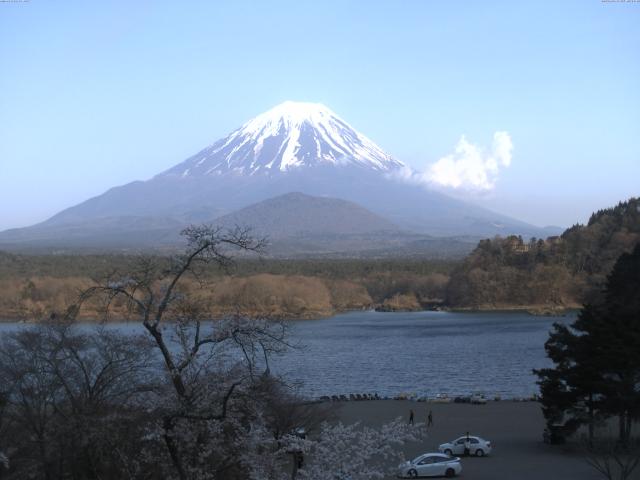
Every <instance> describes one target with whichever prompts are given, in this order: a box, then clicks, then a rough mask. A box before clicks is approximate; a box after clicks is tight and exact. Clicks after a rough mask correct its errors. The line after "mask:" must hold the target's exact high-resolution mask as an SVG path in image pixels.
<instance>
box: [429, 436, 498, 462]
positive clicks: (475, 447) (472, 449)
mask: <svg viewBox="0 0 640 480" xmlns="http://www.w3.org/2000/svg"><path fill="white" fill-rule="evenodd" d="M468 438H469V455H475V456H477V457H483V456H484V455H489V454H490V453H491V442H490V441H489V440H485V439H484V438H481V437H476V436H472V435H469V437H468ZM466 441H467V436H466V435H463V436H462V437H459V438H456V439H455V440H452V441H451V442H449V443H443V444H442V445H440V446H439V447H438V451H440V452H442V453H444V454H445V455H449V456H452V455H464V444H465V442H466Z"/></svg>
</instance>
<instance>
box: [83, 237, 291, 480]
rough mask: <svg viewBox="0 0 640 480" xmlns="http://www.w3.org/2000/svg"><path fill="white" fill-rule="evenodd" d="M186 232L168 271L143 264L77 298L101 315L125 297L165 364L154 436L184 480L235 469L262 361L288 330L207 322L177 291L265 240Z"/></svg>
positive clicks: (201, 306)
mask: <svg viewBox="0 0 640 480" xmlns="http://www.w3.org/2000/svg"><path fill="white" fill-rule="evenodd" d="M183 235H184V236H185V237H186V240H187V249H186V252H185V253H184V254H183V255H179V256H176V257H174V258H172V259H171V261H170V264H169V267H168V268H163V266H162V265H161V263H160V262H159V261H158V260H157V259H154V258H149V257H146V258H140V259H138V260H137V262H136V265H135V266H134V267H133V268H132V269H131V270H130V271H128V272H124V273H120V274H117V273H114V274H112V275H110V276H109V277H108V278H106V279H102V281H100V282H99V283H98V284H96V285H95V286H93V287H91V288H90V289H88V290H86V291H85V292H83V294H82V295H81V298H80V302H79V304H78V306H77V308H81V307H82V303H83V302H86V301H89V300H92V301H93V300H95V299H96V298H98V299H100V301H101V302H102V303H103V305H104V310H103V311H104V315H105V318H106V316H107V315H109V313H110V311H111V306H112V305H113V304H114V302H115V301H121V300H124V302H125V303H126V307H127V312H128V313H129V316H130V317H129V318H132V319H136V320H138V321H139V322H141V324H142V325H143V326H144V328H145V329H146V331H147V332H148V333H149V334H150V335H151V337H152V338H153V340H154V342H155V346H156V347H157V349H158V351H159V352H160V354H161V357H162V360H163V363H164V367H165V372H166V377H167V379H168V382H167V385H168V387H169V388H168V389H167V391H166V392H165V395H164V398H163V401H162V402H161V403H160V404H158V405H155V406H154V407H155V408H156V411H157V413H158V420H159V422H158V430H157V436H158V438H161V439H162V442H163V443H164V446H165V447H166V451H167V452H168V456H169V458H170V463H171V465H172V466H173V468H174V469H175V473H176V474H177V475H178V477H179V478H180V479H181V480H186V479H188V478H195V477H198V478H208V476H211V477H214V476H217V477H216V478H219V477H224V476H225V472H233V471H235V470H234V469H237V468H238V462H240V461H241V460H240V455H239V453H238V449H239V443H240V442H241V435H240V434H239V432H240V431H241V430H242V429H243V428H246V424H247V422H248V421H249V419H250V418H251V416H252V415H254V416H255V415H258V414H259V413H258V412H259V411H260V410H261V409H260V408H258V407H257V406H256V405H255V402H256V401H257V400H258V399H259V396H257V395H256V392H257V388H258V385H259V384H260V379H261V378H262V377H264V374H265V373H268V358H269V356H270V355H272V354H275V353H279V352H281V351H283V350H284V349H285V348H287V347H288V344H287V341H286V338H287V328H286V324H284V323H282V322H278V321H271V320H269V319H265V318H248V317H245V316H243V315H241V314H240V313H238V314H236V315H231V316H229V317H227V318H224V319H220V320H216V321H211V320H210V315H209V312H210V308H209V306H208V305H207V304H206V303H203V302H202V301H199V300H198V299H197V298H195V296H193V295H187V294H185V292H184V291H183V290H182V289H181V286H182V283H183V281H184V280H185V279H186V278H187V277H191V278H195V279H196V280H198V281H199V282H200V285H201V286H202V287H203V288H206V282H205V281H204V280H203V278H204V275H203V274H204V273H205V272H206V269H207V268H211V267H220V268H225V269H226V268H228V267H230V266H231V265H232V257H231V254H232V253H233V251H234V250H240V251H245V252H246V251H249V252H260V251H261V250H262V248H263V247H264V241H262V240H259V239H254V238H253V237H252V236H251V234H250V231H248V230H246V229H235V230H233V231H223V230H221V229H219V228H213V227H208V226H200V227H191V228H188V229H186V230H185V231H184V232H183ZM76 311H77V309H76ZM249 400H251V401H249ZM252 402H253V403H252ZM159 453H161V452H158V451H156V452H149V456H150V457H154V456H155V457H159V456H160V455H159ZM229 475H230V474H229Z"/></svg>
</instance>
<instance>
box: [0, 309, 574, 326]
mask: <svg viewBox="0 0 640 480" xmlns="http://www.w3.org/2000/svg"><path fill="white" fill-rule="evenodd" d="M379 307H380V306H370V307H366V306H363V308H351V309H341V310H334V311H332V312H322V313H321V312H309V313H308V314H294V313H290V314H273V315H269V314H267V313H265V312H258V311H256V312H251V311H250V312H247V313H246V315H247V316H253V317H270V318H274V319H278V320H285V321H295V320H301V321H307V320H309V321H313V320H326V319H328V318H333V317H335V316H338V315H344V314H348V313H358V312H377V313H420V312H450V313H469V314H474V313H527V314H529V315H532V316H534V317H566V316H568V315H571V314H573V313H575V312H577V311H578V310H580V308H581V306H580V305H577V304H576V305H568V306H562V307H558V306H553V305H545V304H538V305H500V306H495V305H480V306H474V307H456V306H439V307H430V308H420V309H395V310H388V309H380V308H379ZM233 313H235V312H228V313H221V314H217V315H213V316H212V317H211V320H220V319H222V318H225V316H226V315H231V314H233ZM12 315H15V313H14V312H11V313H7V312H2V311H0V323H24V324H34V325H35V324H38V323H46V322H47V321H48V320H49V319H48V318H46V317H45V318H44V319H42V320H36V319H35V318H29V319H26V318H24V317H12ZM76 321H79V322H82V323H103V322H105V321H104V320H101V319H97V318H95V317H92V316H89V315H86V316H85V315H80V316H79V317H77V319H76ZM136 321H137V320H131V319H127V318H125V317H115V316H114V317H113V318H109V320H107V321H106V323H134V322H136Z"/></svg>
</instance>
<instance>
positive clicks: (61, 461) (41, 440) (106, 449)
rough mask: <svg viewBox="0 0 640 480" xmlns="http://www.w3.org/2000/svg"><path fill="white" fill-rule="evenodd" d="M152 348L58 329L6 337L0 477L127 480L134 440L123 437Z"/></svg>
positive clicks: (108, 335)
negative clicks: (3, 470) (5, 460)
mask: <svg viewBox="0 0 640 480" xmlns="http://www.w3.org/2000/svg"><path fill="white" fill-rule="evenodd" d="M150 346H151V345H150V342H148V341H147V340H145V339H144V338H143V337H140V336H137V337H136V336H130V335H127V336H125V335H122V334H119V333H118V332H113V331H106V330H104V329H100V328H91V329H89V330H87V331H80V330H79V329H78V328H77V327H74V326H71V325H61V324H57V325H38V326H35V327H31V328H27V329H24V330H19V331H16V332H13V333H8V334H6V335H4V336H3V339H2V342H1V343H0V385H2V388H3V392H2V397H3V400H4V404H5V406H4V410H3V418H2V440H1V441H2V443H3V444H2V445H0V450H4V451H5V452H7V454H6V455H7V456H8V457H9V459H10V460H11V462H10V467H11V468H10V470H9V472H8V473H7V476H6V478H31V477H33V478H46V479H57V478H66V477H68V476H69V475H71V477H73V478H87V477H92V478H101V477H102V478H104V477H105V476H106V477H107V478H113V477H114V476H118V477H121V478H122V477H124V478H126V476H125V475H123V474H122V472H126V471H127V469H128V468H129V466H130V462H129V461H128V459H125V456H124V454H122V453H123V452H122V450H123V449H126V443H127V439H130V438H132V437H134V435H131V431H129V432H126V430H131V427H132V425H133V424H134V423H136V422H137V421H138V419H139V417H140V409H139V408H138V405H139V404H141V403H144V401H146V399H147V397H148V395H149V394H150V392H151V391H152V390H153V385H152V382H151V380H152V371H153V369H152V364H153V356H152V350H151V348H150ZM156 363H157V362H156ZM143 379H144V380H143ZM119 429H120V430H124V431H118V430H119ZM129 443H131V442H129ZM114 445H117V447H116V448H113V447H114ZM130 450H133V448H130ZM119 453H120V454H119ZM3 478H5V477H3Z"/></svg>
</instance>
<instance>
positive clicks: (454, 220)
mask: <svg viewBox="0 0 640 480" xmlns="http://www.w3.org/2000/svg"><path fill="white" fill-rule="evenodd" d="M406 168H407V167H406V166H405V165H404V164H403V163H402V162H401V161H400V160H397V159H395V158H393V157H392V156H391V155H389V154H388V153H386V152H385V151H384V150H382V149H381V148H380V147H379V146H377V145H376V144H375V143H374V142H373V141H372V140H370V139H368V138H367V137H366V136H364V135H363V134H362V133H360V132H358V131H357V130H355V129H354V128H353V127H351V126H350V125H349V124H348V123H347V122H346V121H344V120H342V119H341V118H340V117H338V115H336V114H335V113H334V112H332V111H331V110H330V109H328V108H327V107H325V106H323V105H320V104H314V103H300V102H285V103H282V104H280V105H278V106H276V107H274V108H272V109H271V110H269V111H267V112H265V113H262V114H260V115H258V116H257V117H255V118H253V119H252V120H249V121H248V122H246V123H245V124H244V125H242V126H241V127H240V128H238V129H236V130H234V131H233V132H231V133H230V134H229V135H227V136H226V137H224V138H222V139H220V140H218V141H217V142H215V143H213V144H212V145H210V146H208V147H206V148H205V149H203V150H201V151H200V152H198V153H196V154H195V155H193V156H191V157H190V158H188V159H186V160H185V161H183V162H181V163H179V164H177V165H175V166H174V167H172V168H170V169H168V170H166V171H164V172H162V173H160V174H158V175H156V176H154V177H153V178H151V179H149V180H147V181H135V182H132V183H129V184H126V185H122V186H119V187H114V188H111V189H110V190H108V191H106V192H105V193H103V194H102V195H99V196H97V197H94V198H91V199H89V200H87V201H85V202H83V203H80V204H78V205H76V206H73V207H70V208H68V209H66V210H63V211H62V212H60V213H58V214H56V215H54V216H53V217H51V218H50V219H48V220H46V221H44V222H42V223H40V224H37V225H34V226H31V227H27V228H21V229H13V230H7V231H5V232H0V248H24V247H39V246H41V247H43V246H46V247H57V248H65V247H78V246H83V247H89V248H91V247H98V248H110V247H115V248H123V247H125V248H136V247H149V246H165V245H175V243H176V241H177V232H179V230H180V229H181V228H182V227H183V226H185V225H188V224H190V223H201V222H208V223H216V219H218V218H220V217H223V216H224V218H225V219H227V220H228V219H229V218H234V217H233V216H231V217H230V216H229V215H230V214H232V213H233V212H235V211H238V210H240V209H244V208H246V207H249V206H252V205H256V204H259V203H260V202H264V201H266V200H268V199H271V198H273V197H279V196H282V195H285V197H283V198H284V199H286V201H288V202H292V205H291V207H290V208H291V209H296V208H299V209H301V211H302V212H304V209H305V202H307V203H309V204H310V203H311V200H310V199H309V196H315V197H321V198H331V199H337V200H342V201H346V202H349V205H350V207H349V208H346V207H345V206H344V205H343V206H342V207H343V208H342V213H341V214H340V215H341V217H340V218H341V222H342V224H344V225H346V224H348V223H349V221H348V220H346V219H345V218H344V212H347V211H348V212H354V214H355V212H359V213H358V215H360V216H362V215H364V214H363V210H368V211H369V212H368V214H370V215H369V216H367V218H372V216H375V217H376V218H380V222H382V221H384V222H388V223H386V225H387V228H386V229H385V234H384V235H385V238H391V236H393V237H394V240H393V244H394V245H396V246H397V245H398V240H397V239H398V238H400V237H403V236H406V237H407V238H410V239H411V242H414V243H415V241H416V237H415V236H416V235H423V236H424V235H428V236H429V237H451V236H456V237H472V238H474V239H475V238H478V237H486V236H493V235H496V234H500V235H507V234H520V235H523V236H544V235H548V234H549V232H548V231H546V230H545V229H541V228H538V227H535V226H533V225H529V224H527V223H524V222H521V221H518V220H515V219H513V218H510V217H507V216H504V215H500V214H497V213H495V212H492V211H489V210H486V209H484V208H481V207H478V206H475V205H472V204H470V203H467V202H463V201H461V200H458V199H454V198H451V197H449V196H447V195H445V194H443V193H440V192H436V191H432V190H428V189H425V188H424V187H422V186H417V185H409V184H407V183H404V182H403V181H401V180H400V179H399V178H400V175H396V173H398V172H400V171H401V170H403V169H406ZM291 192H300V193H302V194H304V195H303V196H300V195H289V196H287V195H286V194H290V193H291ZM296 199H297V200H296ZM317 203H318V202H317V201H316V202H314V203H313V204H314V205H317ZM274 204H278V205H279V206H280V207H279V208H282V201H279V202H275V203H273V202H272V203H266V204H265V206H263V207H261V208H257V209H253V208H252V210H251V211H259V212H261V213H260V215H261V217H262V218H261V221H260V223H261V224H263V225H264V224H266V223H269V222H278V221H280V222H282V221H284V220H283V219H282V218H283V217H282V216H278V215H275V214H274V218H271V217H269V211H270V210H269V208H267V207H268V206H269V205H274ZM353 204H355V206H356V207H358V208H354V207H353ZM323 205H324V204H323ZM327 205H334V203H331V202H329V203H327ZM335 205H337V204H335ZM360 207H362V208H360ZM314 211H315V210H314V209H310V210H309V212H311V213H309V214H310V215H314V213H312V212H314ZM323 215H329V216H330V212H328V211H327V210H326V209H325V210H323ZM239 218H245V217H243V216H241V217H239ZM354 222H361V223H362V218H359V219H358V220H356V219H354ZM380 222H377V223H376V222H373V223H371V225H373V224H376V225H378V226H379V225H380ZM362 224H363V225H365V224H366V225H368V224H369V223H368V222H364V223H362ZM389 225H393V226H394V228H395V229H396V230H395V233H394V232H392V231H391V230H390V229H389ZM281 227H282V228H281ZM281 227H278V231H288V230H287V228H284V226H281ZM374 230H375V229H374ZM371 233H372V234H373V233H375V234H376V235H378V234H379V232H378V231H377V230H375V231H373V230H372V232H371ZM339 234H340V232H339V231H335V229H334V231H332V235H333V236H335V235H339ZM348 234H349V232H346V231H345V235H348ZM365 235H366V231H360V232H359V238H360V240H359V243H360V244H361V245H362V246H363V249H366V247H367V242H366V238H365V237H364V236H365ZM379 247H380V243H379V242H378V243H377V244H376V248H378V249H379ZM323 248H324V251H326V250H327V245H325V246H324V247H323ZM299 250H300V249H299ZM302 250H304V248H302ZM311 250H313V249H311ZM329 250H330V249H329Z"/></svg>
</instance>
